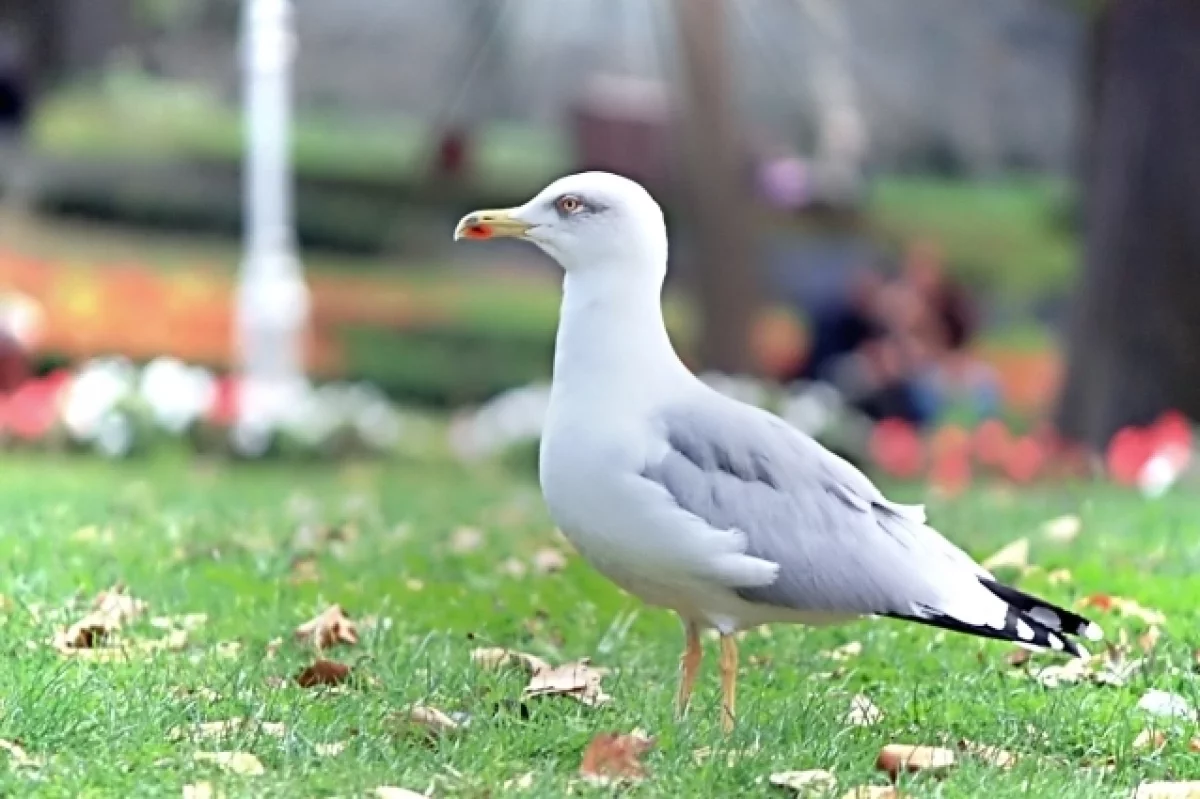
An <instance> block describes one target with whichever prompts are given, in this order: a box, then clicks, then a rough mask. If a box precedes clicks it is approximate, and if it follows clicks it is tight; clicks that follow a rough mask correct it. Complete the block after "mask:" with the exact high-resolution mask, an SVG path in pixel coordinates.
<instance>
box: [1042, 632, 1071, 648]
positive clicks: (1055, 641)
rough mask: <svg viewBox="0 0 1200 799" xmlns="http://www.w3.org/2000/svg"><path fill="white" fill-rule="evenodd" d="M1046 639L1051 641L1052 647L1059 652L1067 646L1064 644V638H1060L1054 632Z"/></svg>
mask: <svg viewBox="0 0 1200 799" xmlns="http://www.w3.org/2000/svg"><path fill="white" fill-rule="evenodd" d="M1046 640H1047V641H1049V642H1050V648H1051V649H1053V650H1055V651H1057V652H1061V651H1062V650H1063V649H1065V648H1066V647H1064V646H1063V642H1062V639H1061V638H1059V637H1058V636H1057V635H1054V634H1053V633H1051V634H1050V635H1047V636H1046Z"/></svg>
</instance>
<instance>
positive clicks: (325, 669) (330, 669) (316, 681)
mask: <svg viewBox="0 0 1200 799" xmlns="http://www.w3.org/2000/svg"><path fill="white" fill-rule="evenodd" d="M349 676H350V667H349V666H347V665H345V664H343V663H335V662H334V661H332V660H316V661H313V663H312V665H310V666H306V667H305V668H304V669H303V670H302V671H301V672H300V673H299V674H297V675H296V684H297V685H299V686H300V687H301V688H315V687H317V686H321V685H341V684H342V683H344V682H345V681H346V680H347V678H349Z"/></svg>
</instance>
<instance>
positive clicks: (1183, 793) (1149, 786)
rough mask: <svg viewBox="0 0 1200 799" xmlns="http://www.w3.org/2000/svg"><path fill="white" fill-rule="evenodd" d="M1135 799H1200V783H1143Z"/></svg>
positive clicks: (1134, 795) (1138, 788) (1136, 791)
mask: <svg viewBox="0 0 1200 799" xmlns="http://www.w3.org/2000/svg"><path fill="white" fill-rule="evenodd" d="M1133 799H1200V782H1195V781H1193V782H1143V783H1142V784H1141V785H1139V786H1138V787H1137V789H1136V790H1135V791H1134V792H1133Z"/></svg>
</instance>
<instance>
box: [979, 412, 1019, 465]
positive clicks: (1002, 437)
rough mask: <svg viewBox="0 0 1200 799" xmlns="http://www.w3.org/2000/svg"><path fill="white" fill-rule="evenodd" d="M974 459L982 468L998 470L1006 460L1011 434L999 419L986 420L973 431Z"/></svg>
mask: <svg viewBox="0 0 1200 799" xmlns="http://www.w3.org/2000/svg"><path fill="white" fill-rule="evenodd" d="M973 438H974V442H973V443H974V445H975V457H976V459H978V461H979V462H980V463H981V464H983V465H984V466H990V467H993V468H999V467H1001V466H1003V465H1004V464H1005V463H1006V461H1007V460H1008V451H1009V449H1010V448H1011V446H1012V434H1011V433H1009V432H1008V428H1007V427H1005V426H1004V423H1003V422H1001V421H1000V420H999V419H988V420H987V421H986V422H984V423H983V424H981V425H979V427H978V428H977V429H976V430H975V435H974V437H973Z"/></svg>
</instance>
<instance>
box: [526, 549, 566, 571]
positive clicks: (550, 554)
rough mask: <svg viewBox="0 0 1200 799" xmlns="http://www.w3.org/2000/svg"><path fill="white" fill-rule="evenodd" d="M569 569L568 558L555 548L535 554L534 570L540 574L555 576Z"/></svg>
mask: <svg viewBox="0 0 1200 799" xmlns="http://www.w3.org/2000/svg"><path fill="white" fill-rule="evenodd" d="M565 568H567V556H566V555H564V554H563V553H562V552H560V551H559V550H557V549H555V548H554V547H545V548H544V549H539V550H538V551H537V552H535V553H533V570H534V571H536V572H537V573H538V574H555V573H557V572H560V571H562V570H563V569H565Z"/></svg>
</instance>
